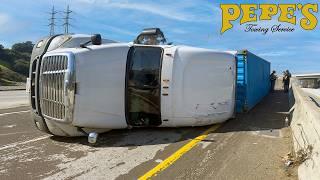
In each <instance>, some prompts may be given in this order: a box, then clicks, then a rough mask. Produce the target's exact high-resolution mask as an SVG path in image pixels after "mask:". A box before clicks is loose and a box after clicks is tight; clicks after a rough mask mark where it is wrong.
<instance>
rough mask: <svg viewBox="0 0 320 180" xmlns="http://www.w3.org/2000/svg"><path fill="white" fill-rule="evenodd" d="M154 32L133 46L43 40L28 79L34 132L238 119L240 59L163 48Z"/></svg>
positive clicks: (83, 38) (86, 39) (77, 38)
mask: <svg viewBox="0 0 320 180" xmlns="http://www.w3.org/2000/svg"><path fill="white" fill-rule="evenodd" d="M153 31H154V32H153ZM157 31H158V29H156V30H153V29H147V30H145V31H144V32H143V33H142V34H141V35H139V36H138V38H137V40H136V41H134V42H133V43H119V42H115V41H112V40H107V39H101V37H100V35H94V36H92V37H90V36H88V35H57V36H51V37H47V38H44V39H42V40H40V41H38V43H37V44H36V45H35V47H34V49H33V52H32V57H31V64H30V76H29V79H28V81H30V82H29V83H28V84H30V87H29V88H28V89H29V94H30V98H29V99H30V104H31V109H32V112H31V114H32V116H33V120H34V122H35V125H36V127H37V128H38V129H39V130H41V131H44V132H47V133H50V134H53V135H58V136H82V135H88V134H89V133H101V132H105V131H108V130H110V129H120V128H132V127H180V126H204V125H209V124H214V123H220V122H224V121H226V120H228V119H230V118H232V117H234V116H235V112H236V87H237V78H238V77H237V56H236V55H235V54H233V53H231V52H218V51H213V50H210V49H202V48H195V47H188V46H177V45H168V44H164V43H163V42H165V39H164V38H162V39H161V36H158V34H157V35H155V32H157ZM160 35H161V34H160ZM150 37H151V39H152V37H154V38H153V40H154V41H157V43H155V42H153V43H150ZM148 38H149V40H148ZM159 42H161V43H159ZM261 83H262V82H261Z"/></svg>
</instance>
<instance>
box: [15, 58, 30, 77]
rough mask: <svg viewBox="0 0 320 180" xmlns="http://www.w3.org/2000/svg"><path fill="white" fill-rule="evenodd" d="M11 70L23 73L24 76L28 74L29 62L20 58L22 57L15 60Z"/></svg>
mask: <svg viewBox="0 0 320 180" xmlns="http://www.w3.org/2000/svg"><path fill="white" fill-rule="evenodd" d="M13 70H14V71H16V72H18V73H20V74H23V75H25V76H28V73H29V63H28V62H26V61H24V60H22V59H18V60H16V61H15V64H14V66H13Z"/></svg>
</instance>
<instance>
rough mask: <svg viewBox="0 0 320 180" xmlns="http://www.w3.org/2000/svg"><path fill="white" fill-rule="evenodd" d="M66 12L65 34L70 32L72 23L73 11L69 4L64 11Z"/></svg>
mask: <svg viewBox="0 0 320 180" xmlns="http://www.w3.org/2000/svg"><path fill="white" fill-rule="evenodd" d="M64 13H65V15H66V16H65V18H64V23H63V26H64V34H69V26H71V24H70V19H71V18H70V13H72V11H71V10H70V8H69V5H68V6H67V11H65V12H64Z"/></svg>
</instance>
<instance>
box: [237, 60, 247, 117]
mask: <svg viewBox="0 0 320 180" xmlns="http://www.w3.org/2000/svg"><path fill="white" fill-rule="evenodd" d="M236 60H237V90H236V109H237V112H244V111H246V94H247V82H246V76H247V75H246V57H245V55H243V54H238V55H237V58H236Z"/></svg>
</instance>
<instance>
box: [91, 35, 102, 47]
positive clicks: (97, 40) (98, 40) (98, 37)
mask: <svg viewBox="0 0 320 180" xmlns="http://www.w3.org/2000/svg"><path fill="white" fill-rule="evenodd" d="M91 43H92V44H93V45H101V35H100V34H94V35H92V36H91Z"/></svg>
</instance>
